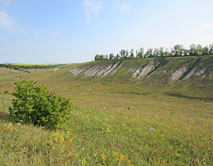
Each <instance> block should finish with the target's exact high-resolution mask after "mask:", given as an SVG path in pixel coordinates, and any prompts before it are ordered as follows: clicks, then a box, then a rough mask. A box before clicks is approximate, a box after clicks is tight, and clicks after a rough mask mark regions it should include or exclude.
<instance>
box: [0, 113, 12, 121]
mask: <svg viewBox="0 0 213 166" xmlns="http://www.w3.org/2000/svg"><path fill="white" fill-rule="evenodd" d="M0 121H3V122H12V120H11V119H10V117H9V114H7V113H5V112H0Z"/></svg>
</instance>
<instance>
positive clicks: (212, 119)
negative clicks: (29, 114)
mask: <svg viewBox="0 0 213 166" xmlns="http://www.w3.org/2000/svg"><path fill="white" fill-rule="evenodd" d="M60 69H61V70H59V71H57V72H55V70H54V69H31V73H30V74H29V73H24V72H20V71H15V70H10V69H1V68H0V74H1V75H0V128H1V130H0V165H2V166H11V165H18V166H19V165H20V166H23V165H32V166H37V165H56V166H57V165H58V166H61V165H91V166H93V165H112V166H113V165H115V166H117V165H119V166H132V165H135V166H137V165H138V166H149V165H154V166H155V165H156V166H159V165H161V166H167V165H168V166H175V165H177V166H186V165H191V166H205V165H206V166H211V165H213V109H212V108H213V100H212V98H213V95H212V92H213V89H212V88H213V87H212V86H208V87H206V86H204V85H203V84H202V82H199V81H198V82H197V84H196V85H195V86H194V87H193V86H191V84H190V83H189V82H187V81H183V82H182V83H181V84H180V85H179V84H178V83H177V84H172V85H169V86H161V84H159V85H156V84H151V83H150V84H147V83H144V84H142V83H141V81H137V80H120V79H116V78H113V77H112V78H108V79H102V80H100V79H96V78H88V79H84V80H81V79H77V78H72V77H71V76H68V75H67V71H69V70H70V67H66V66H62V67H60ZM121 72H122V71H121ZM22 79H28V80H35V81H37V82H39V83H40V84H45V85H46V86H48V88H49V90H51V91H54V92H56V93H57V94H61V95H63V96H65V97H67V98H70V99H71V102H72V104H73V105H74V110H73V111H72V116H71V119H70V120H69V121H68V123H67V126H66V127H65V129H63V130H46V129H43V128H42V127H37V126H33V125H31V124H29V125H22V124H17V123H13V121H12V120H11V119H10V118H9V117H8V107H9V106H10V105H11V100H12V97H11V93H12V92H13V87H14V82H16V81H18V80H22ZM198 87H200V88H198Z"/></svg>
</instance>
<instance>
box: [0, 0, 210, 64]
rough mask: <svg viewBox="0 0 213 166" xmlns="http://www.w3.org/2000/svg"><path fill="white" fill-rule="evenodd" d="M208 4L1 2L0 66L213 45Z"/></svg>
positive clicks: (165, 0)
mask: <svg viewBox="0 0 213 166" xmlns="http://www.w3.org/2000/svg"><path fill="white" fill-rule="evenodd" d="M212 8H213V1H212V0H0V63H7V62H9V63H31V64H47V63H76V62H86V61H91V60H93V58H94V56H95V54H97V53H100V54H108V53H111V52H112V53H117V52H118V51H119V50H120V49H122V48H124V49H131V48H133V49H139V48H140V47H144V48H145V49H147V48H150V47H152V48H155V47H161V46H164V47H165V48H171V47H173V46H174V45H175V44H183V45H184V46H185V47H189V45H190V44H192V43H195V44H202V45H207V44H211V43H213V10H212Z"/></svg>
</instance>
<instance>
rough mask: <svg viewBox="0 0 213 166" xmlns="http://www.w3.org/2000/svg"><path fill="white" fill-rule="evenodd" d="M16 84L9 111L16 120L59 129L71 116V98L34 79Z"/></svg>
mask: <svg viewBox="0 0 213 166" xmlns="http://www.w3.org/2000/svg"><path fill="white" fill-rule="evenodd" d="M15 86H16V87H15V92H14V93H13V96H14V97H15V98H14V99H13V101H12V107H10V108H9V112H10V117H12V118H13V119H14V120H15V121H16V122H21V123H25V124H26V123H33V124H34V125H38V126H44V127H46V128H50V129H58V128H61V127H62V125H64V123H65V122H66V121H67V120H68V119H69V118H70V114H71V110H72V106H71V103H70V100H69V99H65V98H64V97H62V96H59V95H56V94H55V93H54V92H49V91H48V90H47V88H46V87H45V86H40V85H38V84H37V83H36V82H33V81H26V80H23V81H20V82H16V83H15Z"/></svg>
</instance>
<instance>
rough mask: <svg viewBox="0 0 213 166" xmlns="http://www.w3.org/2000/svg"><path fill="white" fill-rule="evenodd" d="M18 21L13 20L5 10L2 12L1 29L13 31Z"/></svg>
mask: <svg viewBox="0 0 213 166" xmlns="http://www.w3.org/2000/svg"><path fill="white" fill-rule="evenodd" d="M15 25H16V21H15V20H14V19H13V18H11V17H10V16H9V15H8V14H7V13H6V12H5V11H4V10H0V29H2V30H6V31H12V30H13V28H14V26H15Z"/></svg>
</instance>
